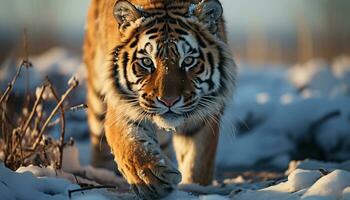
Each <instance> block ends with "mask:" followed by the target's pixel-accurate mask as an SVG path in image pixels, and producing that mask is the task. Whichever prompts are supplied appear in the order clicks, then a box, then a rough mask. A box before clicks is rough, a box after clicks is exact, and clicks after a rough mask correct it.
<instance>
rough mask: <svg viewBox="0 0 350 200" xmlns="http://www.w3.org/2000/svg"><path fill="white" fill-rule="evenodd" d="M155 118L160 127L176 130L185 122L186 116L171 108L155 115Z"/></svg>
mask: <svg viewBox="0 0 350 200" xmlns="http://www.w3.org/2000/svg"><path fill="white" fill-rule="evenodd" d="M153 120H154V123H155V124H156V125H157V126H159V127H160V128H163V129H173V130H174V129H176V128H177V127H179V126H181V125H182V124H183V123H184V122H185V117H184V115H181V114H176V113H174V112H172V111H170V110H169V111H168V112H166V113H163V114H157V115H154V116H153Z"/></svg>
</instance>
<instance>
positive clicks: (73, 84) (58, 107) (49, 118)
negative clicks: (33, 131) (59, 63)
mask: <svg viewBox="0 0 350 200" xmlns="http://www.w3.org/2000/svg"><path fill="white" fill-rule="evenodd" d="M78 84H79V83H78V81H77V80H76V79H75V78H73V79H72V81H70V82H69V88H68V90H67V91H66V92H65V93H64V94H63V95H62V97H61V99H60V101H59V102H58V104H57V105H56V107H55V108H54V109H53V111H52V112H51V114H50V116H49V117H48V118H47V119H46V121H45V123H44V125H43V127H42V128H41V130H40V132H39V135H38V137H37V139H36V141H35V142H34V144H33V146H32V149H34V150H35V149H36V148H37V147H38V144H39V143H40V141H41V139H42V135H43V134H44V131H45V129H46V127H47V125H48V124H49V122H50V121H51V119H52V118H53V116H54V115H55V114H56V113H57V111H58V109H60V107H61V105H62V104H63V102H64V100H65V99H66V98H67V97H68V95H69V94H70V93H71V92H72V91H73V90H74V89H75V88H76V87H77V86H78Z"/></svg>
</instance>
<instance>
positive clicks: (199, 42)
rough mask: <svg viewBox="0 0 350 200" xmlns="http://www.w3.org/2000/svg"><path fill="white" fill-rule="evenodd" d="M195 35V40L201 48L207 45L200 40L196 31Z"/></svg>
mask: <svg viewBox="0 0 350 200" xmlns="http://www.w3.org/2000/svg"><path fill="white" fill-rule="evenodd" d="M195 36H196V39H197V42H198V44H199V46H200V47H202V48H206V47H207V45H206V44H205V42H204V41H203V40H202V38H201V36H200V35H199V34H198V33H196V34H195Z"/></svg>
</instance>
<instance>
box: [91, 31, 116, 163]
mask: <svg viewBox="0 0 350 200" xmlns="http://www.w3.org/2000/svg"><path fill="white" fill-rule="evenodd" d="M88 38H89V37H86V40H88ZM90 43H91V42H86V43H85V49H84V56H85V57H90V58H94V59H88V58H86V59H85V63H86V64H87V72H88V79H87V105H88V110H87V114H88V124H89V131H90V139H91V150H92V153H91V155H92V156H91V164H92V165H93V166H95V167H101V168H107V169H112V170H114V169H116V166H115V163H114V161H113V156H112V155H111V153H110V148H109V146H108V144H107V141H106V138H105V136H104V127H103V121H104V118H105V112H106V105H105V103H104V102H103V96H102V95H101V90H102V87H103V85H102V82H103V81H102V79H103V77H102V75H101V73H99V71H100V69H98V67H101V66H103V64H102V62H103V58H104V57H103V54H102V53H101V51H100V50H99V49H98V48H97V49H95V48H91V47H90V45H89V44H90Z"/></svg>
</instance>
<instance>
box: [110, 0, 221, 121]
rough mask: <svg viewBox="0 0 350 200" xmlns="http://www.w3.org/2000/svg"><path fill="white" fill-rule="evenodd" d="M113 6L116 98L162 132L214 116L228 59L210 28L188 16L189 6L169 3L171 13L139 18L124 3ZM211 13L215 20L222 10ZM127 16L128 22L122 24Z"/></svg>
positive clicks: (134, 10)
mask: <svg viewBox="0 0 350 200" xmlns="http://www.w3.org/2000/svg"><path fill="white" fill-rule="evenodd" d="M122 2H126V1H122ZM211 2H217V1H215V0H213V1H211ZM217 3H218V2H217ZM117 6H118V3H117V5H116V7H117ZM119 6H120V7H119V8H118V7H117V8H116V9H117V10H116V11H115V15H117V16H116V17H117V19H119V18H118V17H120V19H119V20H121V21H120V29H121V31H123V37H124V38H123V40H124V42H123V44H121V45H120V46H118V47H116V48H115V51H114V70H115V74H114V75H115V77H114V78H116V79H117V80H116V86H117V89H118V90H119V93H121V94H122V96H123V97H124V98H125V99H127V100H128V101H129V102H130V103H131V104H133V106H134V107H137V109H138V111H139V112H140V115H144V116H145V117H147V118H151V119H153V121H154V122H155V123H156V124H157V125H158V126H159V127H162V128H176V127H178V126H180V125H181V124H183V122H184V121H185V120H186V119H187V118H189V117H193V116H195V117H197V118H198V119H202V118H205V117H208V116H209V117H210V116H211V115H212V113H214V112H218V109H221V107H222V105H221V104H222V102H220V100H218V99H220V95H221V94H220V93H222V92H225V87H223V85H224V84H225V83H224V81H226V80H225V79H226V78H225V76H226V75H225V69H224V68H225V67H226V66H225V65H226V63H227V59H228V58H227V56H226V55H225V52H226V51H225V49H224V48H226V47H225V46H223V43H222V42H221V41H220V39H219V38H218V37H217V36H216V35H215V34H216V32H215V31H212V30H216V29H217V27H216V24H213V23H214V22H213V23H212V22H210V23H211V24H210V25H208V24H206V23H204V22H201V21H200V20H199V19H198V17H195V16H193V14H192V15H191V14H189V13H188V12H189V10H188V8H189V5H185V6H179V5H178V4H174V5H173V6H174V8H173V9H171V8H169V7H171V5H168V7H167V9H160V10H156V9H152V10H151V11H150V12H147V11H143V12H142V14H141V12H140V11H139V10H137V9H136V7H134V6H132V5H131V4H128V3H127V2H126V4H122V5H119ZM126 6H127V7H126ZM175 8H176V9H175ZM213 8H214V9H215V8H217V9H219V10H214V11H213V10H209V11H211V12H212V15H214V18H215V16H216V19H213V20H214V21H215V20H218V19H219V17H221V12H222V10H220V9H221V5H219V7H213ZM118 9H119V10H118ZM127 9H129V12H127V13H128V14H127V15H126V14H125V13H126V10H127ZM130 9H131V11H130ZM202 9H203V8H202ZM118 12H119V14H120V15H122V16H120V15H118ZM202 12H204V11H202ZM213 12H214V13H213ZM215 12H219V14H218V13H215ZM130 13H131V14H130ZM135 15H136V16H135ZM142 16H143V17H142ZM144 16H146V17H144ZM127 17H129V19H128V22H125V21H123V20H125V18H127ZM130 17H135V19H133V18H131V19H130ZM125 23H126V24H125ZM215 23H217V21H216V22H215ZM210 26H214V27H210ZM226 77H227V76H226ZM213 107H215V108H213Z"/></svg>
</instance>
